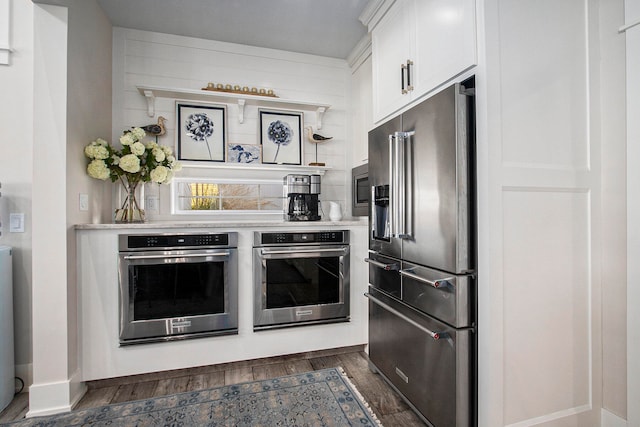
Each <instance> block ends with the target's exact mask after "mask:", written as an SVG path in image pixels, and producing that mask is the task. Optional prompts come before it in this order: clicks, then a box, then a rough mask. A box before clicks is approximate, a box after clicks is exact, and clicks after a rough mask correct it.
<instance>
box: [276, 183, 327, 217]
mask: <svg viewBox="0 0 640 427" xmlns="http://www.w3.org/2000/svg"><path fill="white" fill-rule="evenodd" d="M284 194H285V207H284V219H285V221H319V220H320V215H319V214H318V206H319V204H320V202H319V201H318V195H319V194H320V175H287V176H285V177H284Z"/></svg>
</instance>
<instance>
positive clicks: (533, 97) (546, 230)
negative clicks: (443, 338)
mask: <svg viewBox="0 0 640 427" xmlns="http://www.w3.org/2000/svg"><path fill="white" fill-rule="evenodd" d="M484 4H485V11H484V15H485V16H484V19H485V23H484V31H485V32H486V34H485V40H484V43H485V48H486V53H485V56H484V58H485V60H486V64H483V66H482V68H481V70H480V71H479V73H478V76H479V81H478V92H479V96H478V99H479V102H480V103H481V105H480V106H479V128H480V132H479V138H478V151H479V155H478V159H479V161H478V168H479V176H480V177H481V181H480V183H479V186H478V189H479V191H478V194H479V217H480V218H479V223H480V224H486V225H487V227H484V226H482V225H481V227H480V229H479V238H480V251H479V258H480V259H479V263H480V267H479V268H478V270H479V274H480V277H479V279H478V286H479V291H478V298H479V307H480V308H479V315H478V317H479V320H478V325H479V332H478V339H479V372H480V378H479V402H480V413H479V425H481V426H511V427H515V426H518V427H520V426H530V425H544V426H587V425H588V426H596V425H599V418H600V409H599V408H600V407H601V401H602V397H601V392H602V390H601V378H602V366H601V353H602V351H601V317H600V316H601V307H600V287H601V284H600V268H601V264H600V259H601V249H600V248H601V240H600V239H601V235H600V233H601V231H600V230H601V227H600V224H601V222H600V221H601V216H600V215H601V213H600V194H601V193H600V191H601V189H600V139H599V135H598V133H597V126H595V125H594V123H597V122H598V120H599V111H598V108H597V103H598V98H597V94H594V93H593V92H594V88H597V86H594V85H595V84H597V82H596V81H595V80H592V78H593V75H592V72H594V71H593V70H594V68H595V67H597V59H596V57H595V55H594V53H597V43H594V44H592V41H593V40H597V31H598V28H597V25H594V22H593V19H594V17H595V18H597V6H595V5H594V2H591V1H590V0H567V1H563V2H557V1H554V0H523V1H518V2H513V1H511V0H486V1H484ZM592 37H593V38H592ZM596 74H597V73H596ZM483 91H486V93H483ZM485 114H486V117H485V116H484V115H485ZM484 174H486V176H487V177H488V178H487V180H488V181H486V182H484V181H483V178H482V177H483V175H484ZM485 185H486V187H485ZM485 191H486V193H485Z"/></svg>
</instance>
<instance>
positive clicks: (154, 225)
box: [75, 217, 368, 230]
mask: <svg viewBox="0 0 640 427" xmlns="http://www.w3.org/2000/svg"><path fill="white" fill-rule="evenodd" d="M352 226H362V227H366V226H368V221H367V218H366V217H354V218H344V219H342V220H341V221H284V220H246V221H239V220H220V221H195V220H182V221H147V222H144V223H134V224H115V223H107V224H76V225H75V229H76V230H123V229H132V228H133V229H138V230H140V229H163V228H256V227H287V228H323V227H330V228H335V227H352Z"/></svg>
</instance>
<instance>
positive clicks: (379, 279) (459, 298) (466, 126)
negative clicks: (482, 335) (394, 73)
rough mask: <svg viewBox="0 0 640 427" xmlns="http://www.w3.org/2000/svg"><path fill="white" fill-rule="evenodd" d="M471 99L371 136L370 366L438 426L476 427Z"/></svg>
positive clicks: (461, 87)
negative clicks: (473, 426)
mask: <svg viewBox="0 0 640 427" xmlns="http://www.w3.org/2000/svg"><path fill="white" fill-rule="evenodd" d="M473 95H474V90H473V80H469V81H467V82H465V83H463V84H455V85H453V86H450V87H448V88H447V89H445V90H443V91H442V92H440V93H438V94H436V95H434V96H432V97H431V98H429V99H427V100H425V101H424V102H422V103H421V104H418V105H417V106H415V107H413V108H412V109H410V110H408V111H407V112H405V113H403V114H402V115H400V116H399V117H396V118H394V119H392V120H390V121H389V122H387V123H384V124H383V125H381V126H379V127H377V128H376V129H374V130H372V131H371V132H370V133H369V152H370V155H369V182H370V185H371V188H370V192H371V193H370V194H371V198H372V202H371V211H370V221H369V225H370V240H369V257H368V258H367V261H368V262H369V282H370V287H369V292H368V294H367V295H366V296H367V297H368V298H369V358H370V361H371V364H372V368H374V369H375V370H377V371H378V372H380V373H381V374H382V375H383V376H384V377H385V378H386V379H387V381H388V382H390V383H391V384H392V385H393V386H394V387H395V388H396V389H397V390H398V391H399V392H400V393H401V394H402V395H403V396H404V397H405V399H406V400H407V401H408V402H409V403H410V404H411V406H412V407H413V408H414V409H415V410H416V411H417V412H418V413H419V414H420V415H421V416H422V417H423V418H424V420H425V421H426V422H427V423H429V424H430V425H433V426H436V427H443V426H446V427H450V426H470V425H475V424H476V423H477V415H476V413H477V410H476V408H477V380H476V378H477V375H476V366H477V362H476V345H477V344H476V342H477V340H476V333H475V328H476V279H475V265H476V264H475V259H476V252H475V246H476V243H475V242H476V239H475V186H474V173H475V166H474V165H475V156H474V152H475V150H474V146H475V142H474V140H475V139H474V126H475V123H474V116H473V111H474V109H473V105H474V96H473Z"/></svg>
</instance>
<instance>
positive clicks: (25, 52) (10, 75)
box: [0, 0, 35, 383]
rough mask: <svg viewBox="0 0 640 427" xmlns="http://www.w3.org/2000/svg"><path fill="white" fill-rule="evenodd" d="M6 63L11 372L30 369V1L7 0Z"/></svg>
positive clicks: (0, 105) (0, 135)
mask: <svg viewBox="0 0 640 427" xmlns="http://www.w3.org/2000/svg"><path fill="white" fill-rule="evenodd" d="M9 4H10V8H9V10H10V13H11V15H10V21H9V22H10V31H11V32H10V40H11V47H12V48H13V49H14V52H13V53H12V54H11V62H10V64H9V65H0V93H1V94H2V96H1V101H0V146H1V147H2V155H0V182H1V183H2V189H0V192H2V197H0V219H1V220H2V236H0V244H2V245H7V246H12V247H13V248H14V251H13V277H14V279H13V280H14V282H13V288H14V292H13V294H14V320H15V321H14V325H15V326H14V330H15V361H16V365H17V366H16V375H18V376H20V377H22V378H23V379H24V380H25V381H26V382H27V383H29V381H30V369H31V275H32V273H31V262H32V261H31V251H32V244H31V239H32V225H31V224H32V221H31V220H32V218H31V200H32V196H31V191H32V173H33V167H32V162H33V159H32V156H33V126H34V123H35V118H34V116H33V4H32V3H31V2H30V1H22V0H10V1H9ZM10 213H24V214H25V232H24V233H9V214H10Z"/></svg>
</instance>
